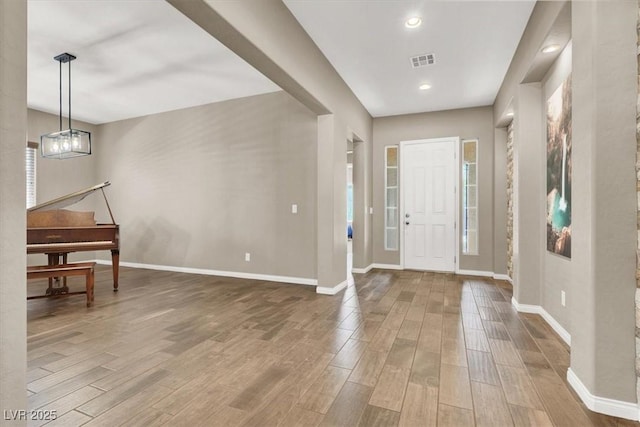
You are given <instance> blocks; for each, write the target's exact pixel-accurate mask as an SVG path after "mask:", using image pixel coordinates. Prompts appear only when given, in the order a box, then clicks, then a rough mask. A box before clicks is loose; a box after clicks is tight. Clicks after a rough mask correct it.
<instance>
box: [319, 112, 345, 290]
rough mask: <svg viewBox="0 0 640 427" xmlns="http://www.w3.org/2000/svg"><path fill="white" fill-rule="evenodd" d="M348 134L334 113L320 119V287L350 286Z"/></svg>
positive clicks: (320, 288) (326, 288)
mask: <svg viewBox="0 0 640 427" xmlns="http://www.w3.org/2000/svg"><path fill="white" fill-rule="evenodd" d="M346 170H347V134H346V127H345V126H342V125H341V124H340V122H339V120H338V119H337V118H336V116H335V115H333V114H326V115H322V116H318V205H317V206H318V216H317V224H318V225H317V226H318V230H317V236H318V253H317V256H318V262H317V268H318V271H317V273H318V274H317V277H318V287H317V288H316V292H318V293H322V294H329V295H334V294H336V293H338V292H340V291H341V290H342V289H344V288H345V287H346V286H347V174H346Z"/></svg>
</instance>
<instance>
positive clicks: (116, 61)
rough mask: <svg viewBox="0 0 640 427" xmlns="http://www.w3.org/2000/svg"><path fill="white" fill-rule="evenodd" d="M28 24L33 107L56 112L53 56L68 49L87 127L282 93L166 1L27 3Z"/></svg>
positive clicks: (75, 113) (77, 104)
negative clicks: (214, 103)
mask: <svg viewBox="0 0 640 427" xmlns="http://www.w3.org/2000/svg"><path fill="white" fill-rule="evenodd" d="M28 22H29V29H28V76H27V82H28V105H29V107H30V108H34V109H37V110H41V111H46V112H50V113H54V114H58V102H59V101H58V68H59V65H58V62H56V61H54V60H53V57H54V56H56V55H58V54H60V53H63V52H69V53H71V54H73V55H76V56H77V58H78V59H76V60H75V61H73V62H72V63H71V64H72V65H71V71H72V82H71V84H72V107H71V108H72V117H73V118H74V119H78V120H83V121H87V122H89V123H95V124H99V123H105V122H112V121H116V120H122V119H126V118H131V117H138V116H144V115H148V114H154V113H159V112H163V111H170V110H176V109H180V108H186V107H192V106H196V105H203V104H208V103H211V102H217V101H222V100H226V99H233V98H240V97H244V96H250V95H257V94H261V93H267V92H274V91H278V90H280V88H279V87H278V86H276V85H275V84H274V83H272V82H271V81H270V80H269V79H267V78H266V77H264V76H263V75H262V74H261V73H259V72H258V71H256V70H255V69H254V68H253V67H251V66H250V65H249V64H247V63H246V62H244V61H243V60H242V59H240V58H239V57H238V56H237V55H236V54H234V53H233V52H231V51H230V50H229V49H227V48H226V47H225V46H223V45H222V44H221V43H220V42H218V41H217V40H216V39H214V38H213V37H211V36H210V35H209V34H208V33H206V32H205V31H204V30H202V29H201V28H200V27H198V26H197V25H196V24H194V23H193V22H192V21H191V20H189V19H188V18H187V17H185V16H184V15H182V14H181V13H180V12H179V11H177V10H176V9H174V8H173V6H171V5H170V4H169V3H167V2H165V1H164V0H120V1H113V0H111V1H109V0H84V1H77V0H71V1H64V0H55V1H53V0H29V1H28ZM66 68H67V66H66V64H65V65H64V68H63V71H64V73H66ZM63 78H64V82H65V87H64V97H63V103H64V111H65V114H66V111H67V107H66V105H67V101H66V99H67V96H66V93H67V92H66V91H67V89H66V81H67V80H66V74H64V77H63Z"/></svg>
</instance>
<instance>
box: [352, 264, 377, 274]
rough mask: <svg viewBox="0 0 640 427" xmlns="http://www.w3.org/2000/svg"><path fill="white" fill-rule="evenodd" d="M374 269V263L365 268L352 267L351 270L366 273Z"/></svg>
mask: <svg viewBox="0 0 640 427" xmlns="http://www.w3.org/2000/svg"><path fill="white" fill-rule="evenodd" d="M372 269H373V264H369V265H368V266H367V267H365V268H355V267H354V268H352V269H351V272H352V273H356V274H366V273H368V272H370V271H371V270H372Z"/></svg>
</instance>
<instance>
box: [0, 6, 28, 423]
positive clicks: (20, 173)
mask: <svg viewBox="0 0 640 427" xmlns="http://www.w3.org/2000/svg"><path fill="white" fill-rule="evenodd" d="M26 133H27V2H26V1H0V411H1V412H2V413H3V414H4V413H5V412H4V411H9V410H14V411H17V410H21V409H22V410H25V409H27V408H26V406H27V399H26V391H25V390H26V375H25V373H26V370H27V342H26V336H27V319H26V314H25V313H26V311H27V308H26V288H27V287H26V284H25V282H26V278H25V269H26V266H25V256H24V251H25V244H26V238H25V228H26V222H25V215H24V209H25V204H26V201H25V187H26V177H25V170H24V151H25V135H26ZM3 418H4V417H3ZM1 422H2V424H3V425H5V424H6V425H22V424H25V423H24V421H21V422H11V421H1Z"/></svg>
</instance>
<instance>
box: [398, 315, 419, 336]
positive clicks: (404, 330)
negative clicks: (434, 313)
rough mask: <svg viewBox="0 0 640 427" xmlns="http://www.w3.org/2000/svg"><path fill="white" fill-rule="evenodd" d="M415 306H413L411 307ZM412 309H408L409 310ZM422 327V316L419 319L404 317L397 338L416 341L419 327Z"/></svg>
mask: <svg viewBox="0 0 640 427" xmlns="http://www.w3.org/2000/svg"><path fill="white" fill-rule="evenodd" d="M412 308H415V307H412ZM411 310H412V309H409V312H411ZM421 327H422V318H420V321H414V320H408V319H407V318H405V320H404V322H402V326H401V327H400V330H399V331H398V335H397V338H402V339H405V340H412V341H417V340H418V337H419V336H420V329H421Z"/></svg>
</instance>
